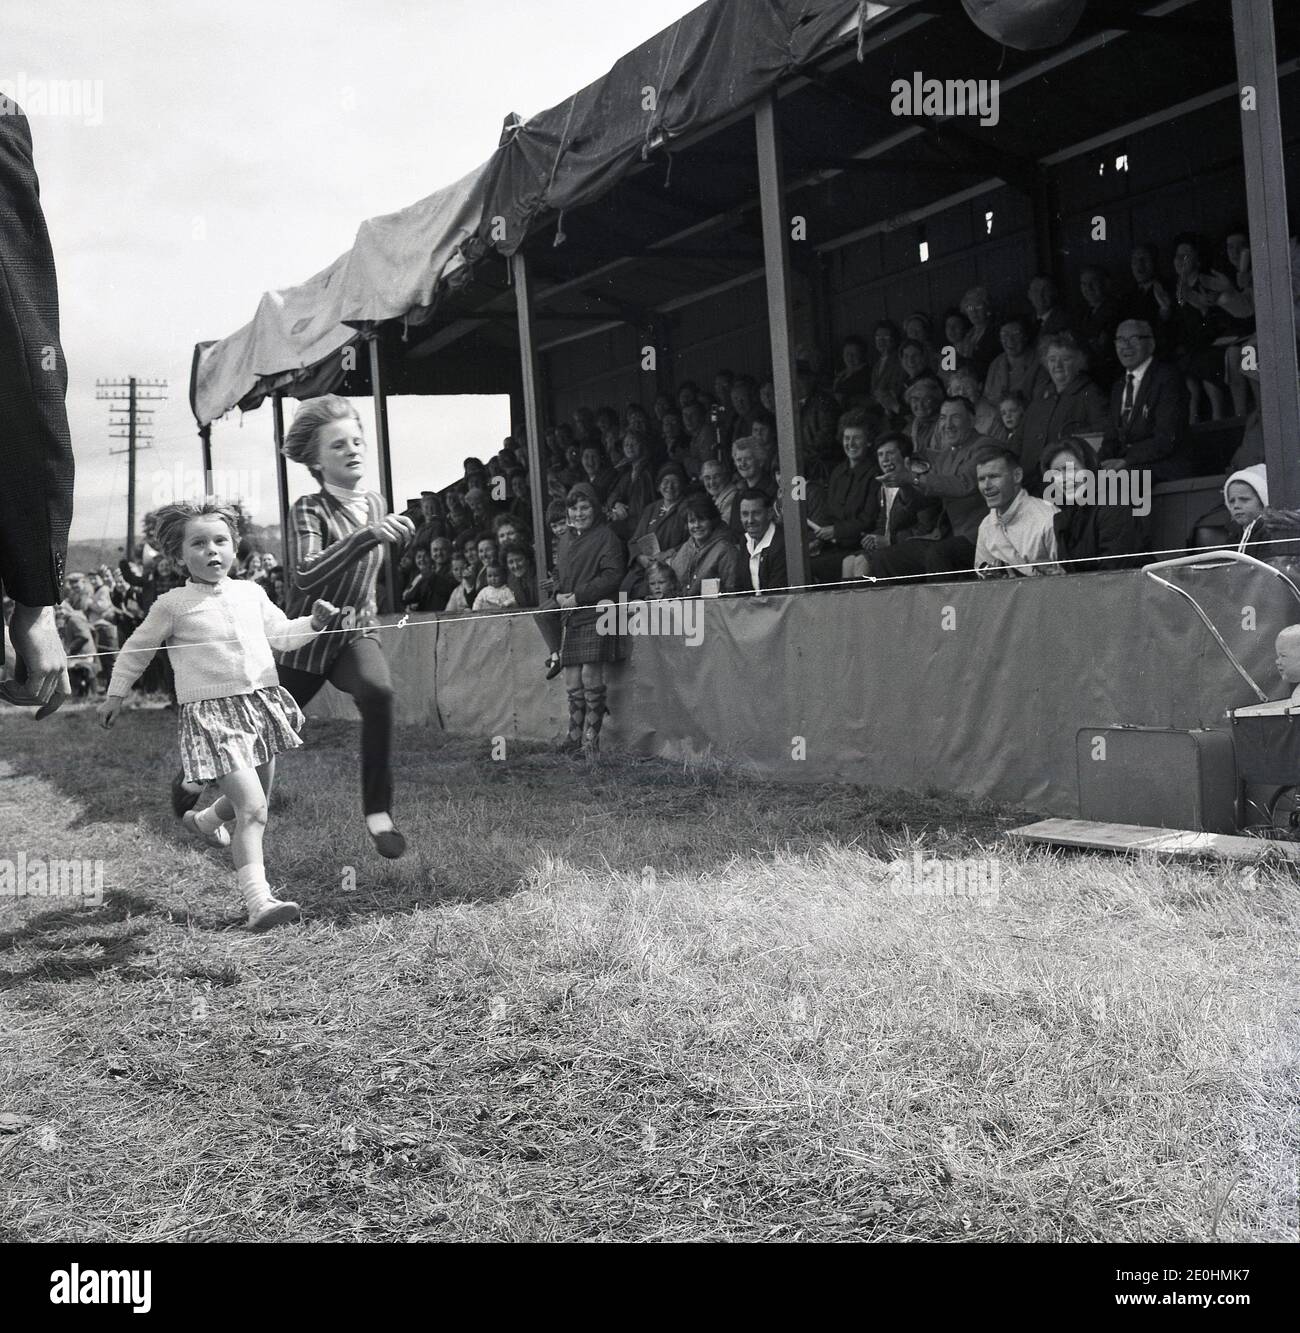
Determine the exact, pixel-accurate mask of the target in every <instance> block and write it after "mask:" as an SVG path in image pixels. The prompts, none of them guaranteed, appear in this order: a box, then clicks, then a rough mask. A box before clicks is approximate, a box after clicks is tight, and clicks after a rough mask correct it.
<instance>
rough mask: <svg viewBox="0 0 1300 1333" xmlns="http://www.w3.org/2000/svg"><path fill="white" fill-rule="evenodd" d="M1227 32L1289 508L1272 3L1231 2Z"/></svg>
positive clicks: (1268, 393)
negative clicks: (1233, 50) (1250, 100)
mask: <svg viewBox="0 0 1300 1333" xmlns="http://www.w3.org/2000/svg"><path fill="white" fill-rule="evenodd" d="M1232 30H1233V37H1234V40H1235V42H1236V47H1237V79H1238V82H1239V83H1240V85H1241V91H1240V93H1239V95H1238V105H1239V106H1240V107H1241V147H1242V159H1243V163H1244V166H1245V171H1246V206H1247V208H1248V210H1249V214H1250V256H1251V266H1252V269H1253V271H1254V291H1255V329H1256V332H1257V335H1258V342H1259V349H1258V355H1259V409H1260V424H1261V425H1262V427H1263V430H1264V461H1265V465H1266V466H1267V468H1268V496H1269V503H1270V504H1272V505H1273V506H1274V507H1275V508H1284V509H1295V508H1297V507H1300V385H1297V365H1296V345H1295V317H1294V314H1293V310H1292V305H1291V238H1290V235H1289V231H1290V229H1289V228H1288V226H1287V208H1286V171H1285V166H1284V162H1283V158H1282V117H1281V112H1280V109H1279V103H1278V91H1277V40H1276V38H1275V36H1274V31H1273V6H1272V5H1271V4H1268V3H1260V0H1232ZM1247 89H1251V90H1253V94H1254V106H1253V109H1252V110H1247V109H1246V100H1247V92H1246V90H1247Z"/></svg>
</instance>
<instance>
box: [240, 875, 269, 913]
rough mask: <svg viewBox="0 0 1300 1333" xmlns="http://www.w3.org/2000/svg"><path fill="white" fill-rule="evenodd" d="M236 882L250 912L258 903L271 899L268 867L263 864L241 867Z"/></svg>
mask: <svg viewBox="0 0 1300 1333" xmlns="http://www.w3.org/2000/svg"><path fill="white" fill-rule="evenodd" d="M235 881H236V883H237V884H238V885H239V893H240V896H241V897H242V898H243V900H244V904H245V906H246V907H247V908H248V910H249V911H250V912H251V911H252V910H253V908H254V907H255V906H256V905H257V904H258V903H260V902H263V901H264V900H265V899H267V898H269V897H271V886H270V885H269V884H268V883H267V882H266V867H265V866H264V865H262V864H261V863H257V864H254V865H247V866H240V867H239V869H238V870H236V871H235Z"/></svg>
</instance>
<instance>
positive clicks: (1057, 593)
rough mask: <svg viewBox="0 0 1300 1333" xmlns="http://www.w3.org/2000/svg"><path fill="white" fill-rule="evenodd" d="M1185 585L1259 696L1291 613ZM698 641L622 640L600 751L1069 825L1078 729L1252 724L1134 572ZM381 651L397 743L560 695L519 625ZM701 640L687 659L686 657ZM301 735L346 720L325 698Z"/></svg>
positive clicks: (518, 618) (758, 607) (738, 629)
mask: <svg viewBox="0 0 1300 1333" xmlns="http://www.w3.org/2000/svg"><path fill="white" fill-rule="evenodd" d="M1181 577H1182V581H1183V583H1184V586H1186V587H1187V588H1188V589H1189V590H1190V591H1192V592H1193V594H1194V595H1195V596H1196V598H1197V599H1198V601H1200V603H1201V605H1202V606H1203V607H1204V608H1205V610H1206V612H1207V614H1208V615H1209V616H1210V617H1211V619H1212V621H1213V622H1214V624H1215V626H1216V627H1217V629H1218V631H1219V633H1220V634H1221V635H1222V636H1223V638H1224V640H1225V641H1226V642H1227V644H1228V646H1229V647H1230V648H1231V649H1232V651H1233V652H1234V653H1235V654H1236V655H1237V656H1238V658H1239V659H1240V660H1241V661H1242V663H1243V665H1244V666H1245V668H1246V669H1247V671H1249V672H1250V674H1251V675H1252V676H1253V677H1254V678H1255V679H1256V680H1257V681H1258V682H1259V683H1260V685H1261V686H1262V687H1263V688H1264V689H1265V690H1267V691H1269V693H1270V697H1274V698H1277V697H1281V696H1283V695H1285V694H1286V693H1287V692H1288V689H1287V687H1283V686H1282V685H1281V683H1280V682H1279V680H1278V677H1277V674H1276V672H1275V670H1274V666H1273V640H1274V637H1275V635H1276V634H1277V631H1278V630H1279V629H1280V628H1281V627H1282V626H1283V625H1285V624H1289V623H1291V622H1292V621H1296V620H1300V614H1298V612H1300V608H1297V606H1296V604H1295V601H1294V599H1292V598H1291V596H1290V594H1289V593H1287V591H1286V589H1285V588H1284V587H1283V586H1282V585H1281V584H1280V583H1279V582H1278V581H1277V580H1276V579H1273V578H1271V577H1270V576H1268V575H1266V574H1263V573H1261V572H1259V571H1256V570H1249V569H1246V568H1244V567H1240V566H1236V567H1218V568H1215V569H1209V570H1201V569H1197V570H1193V571H1191V572H1189V573H1187V574H1185V575H1182V576H1181ZM694 605H695V606H696V607H697V608H698V609H697V611H696V612H693V613H692V614H697V615H698V621H697V622H696V623H695V625H694V627H693V628H694V629H695V631H696V633H695V634H694V635H691V636H689V637H688V636H687V635H660V636H637V637H629V638H628V639H627V641H626V644H625V648H626V653H625V658H624V660H622V661H620V662H619V663H617V664H616V665H613V666H610V667H607V668H606V673H607V680H608V683H609V687H610V688H609V707H610V716H609V718H608V720H607V722H606V726H605V732H604V735H603V737H602V744H603V745H604V747H605V748H606V749H614V748H622V749H625V750H632V751H635V752H638V753H642V754H648V755H658V756H662V757H665V758H672V759H683V758H698V757H706V756H708V757H712V758H715V759H718V760H721V761H723V762H726V763H729V764H734V765H736V766H739V767H741V768H744V769H748V770H750V771H753V772H757V773H761V774H768V775H771V776H775V777H780V778H782V779H787V780H797V779H806V780H815V781H828V780H837V781H848V782H855V783H864V784H871V785H877V786H882V787H892V788H904V789H911V790H918V791H924V790H926V789H931V788H934V789H938V790H941V791H945V792H953V793H958V794H961V795H964V796H973V797H986V798H992V799H996V800H1000V801H1005V802H1009V803H1013V804H1017V805H1021V806H1024V807H1026V808H1027V809H1030V810H1035V811H1041V812H1042V813H1044V814H1050V815H1059V816H1065V817H1069V816H1076V815H1077V814H1078V784H1077V779H1076V773H1075V763H1076V759H1075V737H1076V733H1077V732H1078V731H1079V729H1080V728H1082V727H1094V726H1095V727H1101V726H1114V725H1120V724H1130V725H1139V726H1168V727H1223V726H1225V725H1226V724H1225V722H1224V712H1225V710H1226V709H1227V708H1230V707H1238V706H1240V705H1242V704H1246V703H1252V702H1254V698H1253V696H1252V695H1251V693H1250V691H1249V689H1248V688H1247V687H1246V685H1245V684H1244V682H1243V681H1242V680H1241V678H1240V677H1239V676H1238V675H1237V674H1236V673H1235V672H1234V670H1233V669H1232V666H1231V665H1230V664H1229V662H1228V660H1227V659H1226V657H1225V656H1224V655H1223V653H1222V651H1221V650H1220V649H1219V648H1218V647H1217V645H1216V644H1215V643H1214V641H1213V640H1212V639H1211V637H1210V635H1209V634H1208V632H1207V631H1206V630H1205V628H1204V626H1203V625H1202V624H1201V623H1200V621H1199V620H1198V619H1197V618H1196V616H1195V615H1194V614H1193V613H1192V611H1191V609H1190V608H1189V607H1188V606H1187V605H1186V604H1185V603H1184V602H1183V600H1182V599H1181V598H1179V597H1176V596H1174V595H1173V594H1172V593H1170V592H1168V591H1165V590H1163V589H1161V588H1159V587H1158V586H1157V585H1155V584H1154V583H1152V582H1151V581H1150V580H1149V579H1146V578H1144V577H1143V576H1142V575H1141V574H1140V573H1138V572H1126V573H1116V574H1094V575H1073V576H1067V577H1057V578H1033V579H1018V580H1015V581H989V582H975V581H971V582H957V583H942V584H937V583H936V584H931V585H928V586H916V585H909V586H900V587H893V588H887V587H875V588H846V589H843V590H828V591H819V592H815V593H802V594H791V595H786V596H767V597H761V598H759V597H752V596H751V597H728V598H720V599H704V600H702V601H700V602H698V603H695V604H694ZM386 624H388V626H389V627H387V628H384V629H382V630H380V631H379V632H380V634H381V635H382V638H383V642H384V646H385V650H386V652H387V655H388V658H389V661H390V663H391V666H392V670H393V675H394V680H395V684H396V693H397V700H398V710H397V711H398V720H399V722H400V723H414V724H421V725H426V726H431V727H435V728H439V729H442V730H445V731H446V732H447V733H450V734H455V735H460V736H478V737H482V738H483V742H484V746H485V751H486V748H487V747H488V746H490V744H491V742H492V739H493V738H495V737H504V738H505V739H506V741H507V753H508V749H509V741H511V740H547V739H550V738H552V737H555V736H557V735H558V734H559V733H560V731H561V730H562V718H563V717H564V716H565V696H564V690H563V681H562V680H561V679H556V680H554V681H547V680H545V678H544V675H545V672H544V658H545V648H544V645H543V642H542V638H541V635H540V634H539V633H538V630H537V627H536V625H535V624H534V623H533V617H532V616H531V615H528V614H522V613H514V614H506V615H481V616H475V615H470V616H452V617H444V618H438V617H433V616H429V617H414V616H413V617H411V619H410V621H409V622H408V623H407V625H406V626H405V627H403V628H400V629H399V628H398V627H397V626H396V625H395V624H391V622H386ZM692 639H695V640H696V642H694V643H693V642H692V641H691V640H692ZM308 711H309V714H310V715H312V716H333V717H348V716H355V713H354V711H353V708H352V704H351V701H350V700H349V699H348V698H347V697H346V696H344V695H341V694H339V693H338V692H337V691H335V690H334V689H333V688H326V689H325V690H323V691H322V692H321V694H320V695H318V696H317V701H316V702H315V703H313V705H312V707H311V708H310V709H309V710H308Z"/></svg>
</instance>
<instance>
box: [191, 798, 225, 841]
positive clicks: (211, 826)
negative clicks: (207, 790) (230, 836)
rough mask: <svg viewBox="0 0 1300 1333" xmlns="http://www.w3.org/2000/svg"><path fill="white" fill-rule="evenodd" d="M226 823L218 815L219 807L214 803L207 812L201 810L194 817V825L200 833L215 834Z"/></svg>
mask: <svg viewBox="0 0 1300 1333" xmlns="http://www.w3.org/2000/svg"><path fill="white" fill-rule="evenodd" d="M224 822H225V821H224V820H223V819H222V818H221V816H220V815H218V814H217V806H216V802H215V801H214V802H213V803H212V804H211V805H210V806H208V808H207V809H206V810H200V811H199V812H198V814H196V815H195V816H194V823H195V825H196V826H197V828H198V830H199V832H200V833H207V834H213V833H215V832H216V831H217V829H218V828H220V827H221V825H222V824H223V823H224Z"/></svg>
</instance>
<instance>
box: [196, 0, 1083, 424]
mask: <svg viewBox="0 0 1300 1333" xmlns="http://www.w3.org/2000/svg"><path fill="white" fill-rule="evenodd" d="M914 3H917V0H879V2H878V3H877V0H708V3H706V4H704V5H701V6H700V7H699V8H698V9H695V10H692V11H691V12H690V13H689V14H687V15H685V16H684V17H683V18H681V19H679V20H678V21H677V22H676V23H674V24H673V25H672V26H671V27H669V28H667V29H665V30H664V31H663V32H661V33H659V34H657V35H656V36H655V37H653V38H651V39H650V40H649V41H648V42H645V43H643V44H642V45H641V46H639V47H637V48H636V49H635V50H633V51H630V52H629V53H628V54H627V55H625V56H623V57H622V58H621V59H620V60H618V61H617V62H616V63H615V65H614V67H613V68H612V69H611V70H610V71H609V73H608V74H606V75H605V76H604V77H603V78H601V79H599V80H597V81H596V82H595V83H593V84H591V85H589V86H588V87H586V88H584V89H582V90H581V91H580V92H578V93H577V94H575V95H574V96H573V97H570V98H568V99H567V100H565V101H564V102H561V103H560V104H559V105H558V106H555V107H552V108H550V109H549V110H547V111H543V112H541V113H540V114H538V115H536V116H534V117H532V118H531V119H530V120H528V121H526V122H524V123H519V122H518V121H517V119H516V121H515V123H513V124H511V125H510V126H509V128H508V129H507V131H506V133H505V135H504V136H503V140H502V143H501V144H500V146H499V147H498V148H497V150H496V152H495V153H493V155H492V156H491V157H490V158H489V159H488V160H487V161H486V162H484V163H483V164H482V165H481V166H480V167H478V168H476V169H475V170H474V171H472V172H470V173H469V174H468V175H467V176H465V177H463V178H462V179H461V180H459V181H457V182H456V183H455V184H453V185H449V186H447V187H446V188H445V189H442V190H439V191H437V192H435V193H434V194H431V195H429V196H428V197H427V198H425V199H422V200H421V201H420V202H418V203H416V204H413V205H412V206H411V207H409V208H406V209H402V210H401V211H399V212H397V213H392V214H389V215H387V216H385V217H380V218H374V219H371V220H370V221H368V222H365V223H363V224H362V225H361V227H360V229H359V230H358V232H357V238H356V241H355V243H354V245H353V248H352V249H351V250H350V251H349V252H348V253H347V254H345V255H342V256H340V257H339V258H338V259H337V260H335V262H334V263H333V264H331V265H330V266H329V267H328V268H327V269H324V270H323V271H322V272H320V273H318V274H316V276H315V277H313V278H311V279H309V280H308V281H307V282H305V283H303V284H301V285H300V286H297V287H290V288H286V289H283V290H281V291H277V292H270V293H267V294H266V295H265V296H263V298H262V301H261V303H260V305H259V307H258V311H257V314H256V316H255V317H254V319H253V320H252V322H251V323H249V324H247V325H245V326H244V327H243V328H242V329H240V330H239V331H238V332H237V333H234V334H232V335H230V336H229V337H227V338H224V339H221V340H220V341H217V342H211V343H204V344H200V346H199V347H198V348H197V349H196V355H195V364H194V371H193V378H192V384H191V395H190V396H191V403H192V405H193V407H194V412H195V416H196V417H197V418H198V420H199V422H200V424H206V423H207V422H210V421H213V420H215V419H216V418H217V417H219V416H221V415H223V414H224V413H226V412H228V411H230V410H231V409H232V408H234V407H236V406H239V407H245V408H251V407H254V406H256V405H257V404H258V403H259V402H261V400H262V398H264V397H265V395H266V394H267V393H268V392H270V391H271V390H272V389H274V388H278V387H279V388H283V387H289V386H291V385H293V384H296V383H299V382H301V381H302V380H304V379H307V378H308V377H309V375H310V378H311V379H312V382H313V384H314V385H315V386H316V387H320V385H321V383H322V380H321V376H320V374H319V367H320V366H321V365H322V363H324V362H325V361H326V359H327V358H329V357H331V356H333V355H335V354H336V353H337V352H338V351H339V349H340V348H342V347H344V346H346V345H347V344H348V343H350V342H352V341H353V340H354V339H355V337H356V336H357V335H356V330H357V327H358V326H364V325H367V324H373V323H378V322H381V321H385V320H392V319H405V318H410V317H414V318H417V319H418V318H420V317H423V316H427V314H428V312H429V311H430V310H431V309H432V308H433V307H434V306H435V305H436V303H437V300H438V297H439V294H440V292H441V291H443V290H445V288H446V287H447V286H454V285H455V283H456V282H457V281H458V280H463V279H464V278H466V277H467V276H468V272H467V270H468V267H469V266H470V265H471V264H472V263H473V261H474V260H475V259H476V258H477V257H478V256H479V255H480V254H482V253H485V252H486V250H487V248H488V247H489V246H490V247H492V248H495V249H496V250H498V251H499V252H501V253H503V254H513V253H514V252H515V251H516V250H517V249H518V248H519V246H520V245H522V244H523V242H524V239H525V238H526V236H527V235H528V233H529V232H530V231H531V230H533V229H534V228H535V227H536V226H537V225H538V220H539V218H541V217H543V216H544V215H547V214H551V213H561V214H562V212H563V210H565V209H571V208H576V207H579V206H580V205H582V204H585V203H589V202H591V201H592V200H594V199H596V198H598V197H600V196H601V195H602V194H604V193H605V192H606V191H608V190H609V189H610V188H611V187H612V186H613V185H614V184H615V183H616V182H617V181H618V180H619V179H620V178H621V177H622V176H624V175H625V174H626V173H627V172H628V171H629V170H630V169H631V168H632V167H633V166H634V165H636V164H637V163H638V162H640V161H641V160H642V159H643V157H644V156H645V154H646V152H647V151H648V150H649V148H650V147H651V145H658V144H660V143H662V144H664V145H666V146H667V147H668V148H669V149H670V150H671V145H672V143H673V141H674V140H677V139H680V138H682V137H683V136H685V135H687V134H692V133H697V132H699V131H701V130H706V129H708V128H709V127H710V126H713V125H716V124H718V123H720V122H721V121H723V120H724V119H726V118H727V117H728V116H730V115H732V114H734V113H735V112H737V111H740V110H743V109H744V108H745V107H747V106H749V105H751V104H752V103H753V102H755V101H756V100H757V99H758V98H760V97H762V96H763V95H764V94H765V93H768V92H770V91H771V90H772V89H774V88H775V87H776V86H777V85H778V84H779V83H780V82H781V81H782V80H783V79H785V78H787V77H789V76H790V75H791V74H792V73H794V72H795V71H797V70H798V69H799V68H800V67H801V66H804V65H806V64H808V63H809V62H812V61H814V60H816V59H818V58H819V57H821V56H823V55H825V54H826V53H827V52H829V51H831V50H833V49H835V48H836V47H840V46H843V45H844V44H846V43H848V42H852V41H854V40H858V39H860V38H861V36H862V35H863V34H864V33H865V31H866V29H867V27H868V26H869V24H870V23H871V22H872V21H873V20H875V19H876V18H878V17H880V16H881V15H882V14H886V13H888V12H889V11H891V10H896V9H901V8H905V7H907V6H909V5H911V4H914ZM1083 3H1084V0H964V4H965V7H966V11H967V13H968V14H969V15H970V17H971V18H972V19H973V20H974V21H975V22H976V23H977V24H979V26H980V27H981V28H982V29H983V30H984V31H985V32H987V33H988V34H989V35H990V36H993V37H995V38H996V39H997V40H999V41H1003V42H1006V43H1007V44H1008V45H1015V46H1019V47H1026V48H1027V47H1033V46H1037V45H1044V44H1050V43H1053V42H1059V41H1061V40H1064V38H1065V37H1066V36H1068V34H1069V31H1070V29H1071V28H1072V27H1073V26H1074V24H1075V22H1077V20H1078V17H1079V14H1080V13H1081V11H1082V8H1083Z"/></svg>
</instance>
